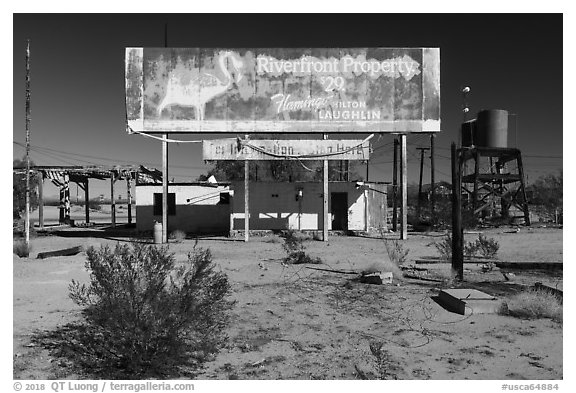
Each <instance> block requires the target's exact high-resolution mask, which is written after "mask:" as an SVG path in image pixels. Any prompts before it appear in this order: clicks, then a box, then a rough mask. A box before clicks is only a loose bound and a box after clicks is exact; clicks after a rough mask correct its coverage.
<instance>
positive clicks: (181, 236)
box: [169, 229, 186, 243]
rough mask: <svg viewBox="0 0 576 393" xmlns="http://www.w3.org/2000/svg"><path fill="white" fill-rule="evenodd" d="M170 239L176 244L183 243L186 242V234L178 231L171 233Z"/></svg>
mask: <svg viewBox="0 0 576 393" xmlns="http://www.w3.org/2000/svg"><path fill="white" fill-rule="evenodd" d="M169 239H170V240H172V241H173V242H174V243H182V242H183V241H184V240H186V232H184V231H181V230H179V229H177V230H175V231H173V232H172V233H170V237H169Z"/></svg>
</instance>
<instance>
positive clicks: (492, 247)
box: [434, 233, 500, 260]
mask: <svg viewBox="0 0 576 393" xmlns="http://www.w3.org/2000/svg"><path fill="white" fill-rule="evenodd" d="M434 246H435V247H436V250H438V253H440V256H441V257H442V258H443V259H446V260H450V259H452V236H451V235H450V234H446V236H445V237H444V239H443V240H442V241H441V242H435V243H434ZM499 249H500V244H499V243H498V242H497V241H496V240H495V239H493V238H488V237H486V236H483V235H482V234H481V233H480V234H478V239H477V240H476V241H473V242H464V250H463V252H464V256H466V257H469V258H472V257H474V256H483V257H485V258H494V257H496V254H497V253H498V250H499Z"/></svg>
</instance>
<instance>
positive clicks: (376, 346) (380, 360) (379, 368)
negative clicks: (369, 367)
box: [370, 341, 399, 379]
mask: <svg viewBox="0 0 576 393" xmlns="http://www.w3.org/2000/svg"><path fill="white" fill-rule="evenodd" d="M370 353H371V354H372V362H373V366H374V370H375V371H376V373H375V379H398V377H397V371H398V369H399V366H398V361H397V360H394V359H393V358H392V356H391V355H390V353H389V352H388V351H387V350H386V349H384V343H382V342H379V341H373V342H371V343H370Z"/></svg>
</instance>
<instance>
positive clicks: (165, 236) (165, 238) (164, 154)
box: [162, 134, 168, 243]
mask: <svg viewBox="0 0 576 393" xmlns="http://www.w3.org/2000/svg"><path fill="white" fill-rule="evenodd" d="M162 243H168V134H163V135H162Z"/></svg>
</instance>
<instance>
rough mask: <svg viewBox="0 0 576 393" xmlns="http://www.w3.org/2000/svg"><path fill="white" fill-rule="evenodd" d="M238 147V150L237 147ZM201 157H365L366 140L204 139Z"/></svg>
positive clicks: (364, 158) (238, 158)
mask: <svg viewBox="0 0 576 393" xmlns="http://www.w3.org/2000/svg"><path fill="white" fill-rule="evenodd" d="M239 147H240V150H239V149H238V148H239ZM202 158H203V159H204V160H206V161H212V160H252V161H257V160H286V159H299V160H368V159H369V158H370V142H369V141H367V140H364V141H362V140H349V139H347V140H266V139H254V140H241V141H239V140H238V139H234V138H226V139H213V140H205V141H203V142H202Z"/></svg>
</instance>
